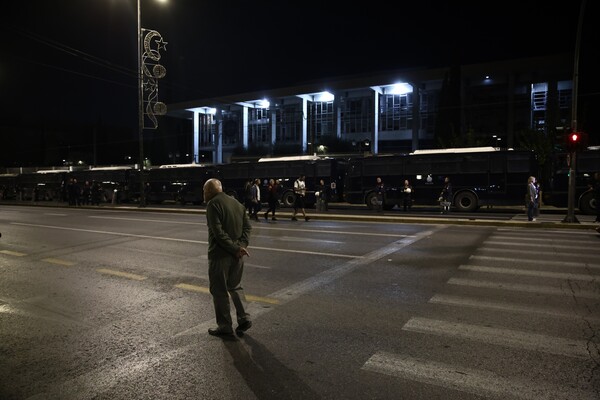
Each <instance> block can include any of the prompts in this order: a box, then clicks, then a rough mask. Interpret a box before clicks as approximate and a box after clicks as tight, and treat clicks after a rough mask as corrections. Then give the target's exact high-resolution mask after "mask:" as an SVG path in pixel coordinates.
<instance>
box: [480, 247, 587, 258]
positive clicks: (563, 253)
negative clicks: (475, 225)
mask: <svg viewBox="0 0 600 400" xmlns="http://www.w3.org/2000/svg"><path fill="white" fill-rule="evenodd" d="M532 247H533V246H532ZM477 251H481V252H490V251H501V252H502V253H516V254H530V255H531V254H533V252H534V251H539V249H537V248H536V249H533V248H531V249H527V250H517V249H506V248H501V249H500V248H497V247H480V248H478V249H477ZM546 255H550V254H546ZM551 255H552V256H569V257H581V255H582V254H581V252H566V251H561V252H554V253H553V254H551Z"/></svg>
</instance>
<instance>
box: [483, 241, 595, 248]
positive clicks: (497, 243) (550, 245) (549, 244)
mask: <svg viewBox="0 0 600 400" xmlns="http://www.w3.org/2000/svg"><path fill="white" fill-rule="evenodd" d="M483 244H484V245H485V246H492V247H493V246H517V247H518V246H521V247H533V248H536V249H539V248H540V247H542V248H548V249H567V250H577V249H578V250H589V248H590V246H589V245H588V246H573V245H564V244H555V243H552V242H548V241H547V240H546V241H544V242H542V243H539V244H538V243H524V242H523V241H521V240H520V241H518V242H516V241H515V242H505V241H500V240H486V241H485V242H483Z"/></svg>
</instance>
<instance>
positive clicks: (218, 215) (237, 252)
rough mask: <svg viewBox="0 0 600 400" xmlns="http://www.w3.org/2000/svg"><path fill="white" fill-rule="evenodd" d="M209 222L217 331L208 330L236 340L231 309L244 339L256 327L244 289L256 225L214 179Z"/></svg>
mask: <svg viewBox="0 0 600 400" xmlns="http://www.w3.org/2000/svg"><path fill="white" fill-rule="evenodd" d="M203 191H204V200H205V201H206V202H207V205H206V221H207V225H208V279H209V286H210V294H211V295H212V298H213V304H214V308H215V316H216V321H217V327H216V328H210V329H208V333H209V334H210V335H213V336H220V337H224V338H228V337H233V320H232V318H231V306H230V303H229V299H230V298H231V301H232V302H233V305H234V307H235V311H236V317H237V324H238V325H237V328H236V330H235V332H236V333H237V334H238V336H242V335H243V334H244V332H246V331H247V330H248V329H250V327H251V326H252V320H251V319H250V314H248V312H247V311H246V309H245V306H244V303H245V302H246V297H245V295H244V290H243V288H242V285H241V282H242V275H243V272H244V258H243V257H244V256H250V253H249V252H248V244H249V241H250V233H251V231H252V225H251V224H250V220H249V218H248V214H247V213H246V210H245V208H244V206H243V205H242V204H241V203H240V202H239V201H237V200H236V199H235V198H233V197H231V196H228V195H227V194H225V193H223V186H222V185H221V181H219V180H218V179H216V178H211V179H209V180H207V181H206V182H205V183H204V187H203Z"/></svg>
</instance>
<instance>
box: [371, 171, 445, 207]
mask: <svg viewBox="0 0 600 400" xmlns="http://www.w3.org/2000/svg"><path fill="white" fill-rule="evenodd" d="M400 190H401V191H402V209H403V210H404V211H410V209H411V208H412V204H413V193H414V188H413V186H412V185H411V183H410V181H409V180H408V179H405V180H404V185H403V186H402V188H401V189H400ZM373 192H374V193H375V199H376V204H375V207H374V208H375V209H376V210H377V211H379V212H381V211H383V208H384V205H385V192H386V188H385V185H384V183H383V180H382V179H381V177H379V176H378V177H377V178H376V181H375V188H374V190H373ZM438 202H439V203H440V207H441V212H442V213H444V214H445V213H447V212H449V211H450V206H451V204H452V184H451V183H450V178H449V177H445V178H444V186H443V188H442V192H441V193H440V195H439V198H438Z"/></svg>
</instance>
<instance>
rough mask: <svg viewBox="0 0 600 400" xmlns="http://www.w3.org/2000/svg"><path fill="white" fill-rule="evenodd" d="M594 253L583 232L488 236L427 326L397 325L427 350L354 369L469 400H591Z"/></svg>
mask: <svg viewBox="0 0 600 400" xmlns="http://www.w3.org/2000/svg"><path fill="white" fill-rule="evenodd" d="M599 245H600V243H599V241H598V238H597V237H596V235H593V234H590V233H585V232H582V233H579V232H577V233H572V232H569V233H565V232H558V231H556V232H553V231H541V230H540V231H537V230H535V231H531V230H530V229H527V230H526V231H525V230H518V229H514V230H512V229H508V228H506V229H497V230H496V231H494V233H493V234H492V235H491V236H490V237H489V238H488V239H487V240H486V241H484V242H483V243H482V244H481V245H480V246H479V247H478V248H477V249H476V250H475V251H474V252H473V254H472V255H471V256H470V257H469V258H468V260H467V262H465V263H464V264H462V265H460V266H459V267H458V269H457V270H456V272H455V273H454V275H453V276H452V277H450V278H449V279H448V280H447V282H446V284H445V285H444V286H443V288H442V290H440V291H438V293H436V294H434V295H433V296H432V297H431V299H430V300H429V302H428V304H429V305H430V306H431V307H433V309H431V312H430V313H428V314H427V317H424V316H420V315H414V316H412V317H411V318H409V319H408V321H407V322H406V323H405V324H404V325H403V326H402V328H401V330H402V332H403V335H408V336H406V337H405V341H407V342H410V343H412V344H413V345H415V346H419V347H420V348H422V349H435V351H423V352H422V353H423V354H422V356H415V354H413V352H412V351H410V350H407V351H406V352H397V351H395V352H390V351H384V350H382V351H380V352H377V353H375V354H373V355H372V356H371V357H370V358H369V359H368V360H367V361H366V363H365V364H364V365H363V370H365V371H369V372H372V373H378V374H383V375H387V376H389V377H391V378H392V379H403V380H407V381H412V382H420V383H425V384H428V385H432V386H435V387H438V388H439V387H441V388H444V389H449V390H452V391H457V392H459V393H461V392H462V393H468V394H471V395H474V396H476V397H477V398H479V397H481V398H494V399H529V400H541V399H565V400H566V399H598V398H600V374H599V373H598V365H599V364H600V335H598V332H599V331H600V303H599V302H598V300H600V252H599V251H598V250H597V249H598V248H600V246H599ZM456 348H460V349H469V351H470V352H472V354H470V355H469V356H467V355H464V356H459V355H457V352H456ZM483 360H494V362H489V361H487V362H484V363H483V365H479V363H480V362H482V361H483ZM511 365H514V366H515V367H514V371H512V368H510V366H511ZM507 366H508V367H507ZM459 397H460V396H459Z"/></svg>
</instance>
